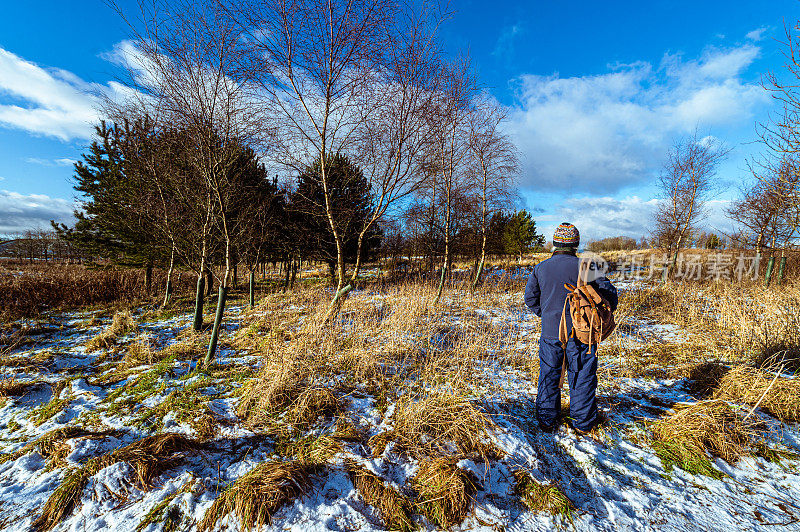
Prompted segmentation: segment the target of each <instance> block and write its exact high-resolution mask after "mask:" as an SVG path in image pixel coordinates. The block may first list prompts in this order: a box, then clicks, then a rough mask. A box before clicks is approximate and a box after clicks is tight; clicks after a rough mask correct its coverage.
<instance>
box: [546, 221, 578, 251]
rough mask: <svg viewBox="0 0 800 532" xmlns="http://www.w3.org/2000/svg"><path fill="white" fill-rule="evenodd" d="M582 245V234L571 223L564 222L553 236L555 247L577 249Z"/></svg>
mask: <svg viewBox="0 0 800 532" xmlns="http://www.w3.org/2000/svg"><path fill="white" fill-rule="evenodd" d="M580 243H581V234H580V233H579V232H578V228H577V227H575V226H574V225H572V224H571V223H569V222H564V223H562V224H561V225H559V226H558V227H557V228H556V232H555V234H554V235H553V245H554V246H555V247H557V248H576V247H578V244H580Z"/></svg>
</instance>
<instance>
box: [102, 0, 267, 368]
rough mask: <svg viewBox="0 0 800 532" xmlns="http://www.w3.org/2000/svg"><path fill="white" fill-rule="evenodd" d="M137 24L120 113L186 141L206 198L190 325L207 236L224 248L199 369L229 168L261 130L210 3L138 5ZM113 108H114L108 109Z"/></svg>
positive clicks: (224, 24) (228, 233) (229, 28)
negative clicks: (145, 114) (130, 109)
mask: <svg viewBox="0 0 800 532" xmlns="http://www.w3.org/2000/svg"><path fill="white" fill-rule="evenodd" d="M140 7H141V20H140V21H139V23H138V24H130V25H129V26H130V29H131V33H132V39H133V42H134V46H135V50H136V57H134V58H133V61H131V62H130V63H129V67H130V70H131V85H132V86H133V88H135V89H136V91H137V92H136V93H134V97H133V99H132V100H128V101H127V102H125V104H124V105H127V106H134V107H136V106H138V107H140V108H146V109H149V110H150V114H151V116H153V117H157V118H158V120H159V121H160V122H161V124H164V125H165V126H167V125H168V126H169V127H172V128H177V129H179V130H181V131H183V132H185V134H186V139H187V141H188V144H189V146H188V147H189V148H190V149H189V150H188V153H189V154H190V157H189V164H190V166H191V168H192V170H193V175H195V176H197V177H198V178H199V182H198V183H196V186H197V187H198V188H199V189H200V190H202V191H203V192H204V194H205V198H206V201H205V202H204V205H205V206H206V207H207V208H206V216H205V220H204V223H203V234H202V235H199V237H200V238H199V240H200V241H201V242H202V244H201V251H200V260H199V268H198V270H199V272H200V273H199V275H198V301H199V304H198V305H197V312H196V316H195V325H196V326H197V325H198V323H197V322H198V319H197V318H198V316H197V315H200V316H202V300H201V298H200V295H199V293H200V292H201V291H202V290H201V288H202V281H201V277H202V273H203V272H204V271H205V270H206V269H207V268H208V264H207V261H208V258H209V251H210V249H209V242H208V240H209V238H208V237H209V235H210V232H211V229H212V228H214V229H215V230H217V231H218V232H219V234H220V236H221V240H222V243H223V248H224V251H223V254H224V268H223V270H222V273H221V275H220V276H219V298H218V302H217V311H216V317H215V320H214V328H213V330H212V334H211V340H210V342H209V349H208V354H207V355H206V358H205V362H204V363H205V364H208V363H210V361H211V360H212V358H213V356H214V353H215V352H216V344H217V339H218V333H219V328H220V324H221V320H222V316H223V312H224V306H225V294H226V290H227V283H228V279H229V276H230V273H231V268H232V262H231V258H232V246H233V235H234V234H235V230H234V228H233V227H232V223H233V220H232V219H231V217H230V215H229V213H230V211H231V208H232V205H231V203H232V202H233V201H236V200H237V198H238V197H239V196H238V194H237V192H236V191H234V190H233V188H234V184H235V183H236V181H237V179H238V175H237V172H236V171H235V166H236V165H237V164H238V163H239V162H240V157H241V150H242V146H243V145H246V144H247V143H249V142H251V141H252V139H253V133H254V131H255V128H256V127H262V126H263V124H262V121H261V120H259V119H258V117H257V115H256V113H255V112H254V109H253V107H252V92H251V86H250V84H249V83H248V80H247V79H246V78H243V77H242V76H241V73H239V74H238V75H237V76H233V75H232V74H233V73H234V72H235V71H236V70H235V66H236V65H237V64H238V62H239V57H238V56H237V53H238V52H239V48H238V45H239V42H240V38H241V34H240V33H239V27H238V25H236V24H235V23H233V21H232V20H231V19H230V18H229V17H227V16H224V15H223V13H222V12H220V10H219V9H217V5H216V3H215V2H213V0H207V1H200V2H193V1H190V0H179V1H176V2H167V1H166V0H151V1H148V2H145V1H144V0H142V2H140ZM112 107H113V106H112Z"/></svg>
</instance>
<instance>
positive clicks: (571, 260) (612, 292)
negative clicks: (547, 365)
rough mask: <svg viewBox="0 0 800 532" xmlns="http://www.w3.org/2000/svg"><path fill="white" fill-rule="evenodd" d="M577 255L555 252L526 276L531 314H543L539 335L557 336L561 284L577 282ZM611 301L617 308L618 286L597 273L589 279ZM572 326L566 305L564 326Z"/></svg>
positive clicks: (564, 295) (564, 293)
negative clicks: (597, 276)
mask: <svg viewBox="0 0 800 532" xmlns="http://www.w3.org/2000/svg"><path fill="white" fill-rule="evenodd" d="M579 261H580V259H578V257H577V256H575V255H573V254H571V253H565V252H556V253H553V256H552V257H550V258H549V259H547V260H544V261H542V262H540V263H539V264H537V265H536V266H535V267H534V268H533V273H531V276H530V277H528V285H527V286H526V287H525V304H526V305H527V306H528V308H529V309H531V310H532V311H533V313H534V314H536V315H537V316H539V317H540V318H542V337H543V338H556V339H557V338H558V326H559V324H560V323H561V312H562V310H563V309H564V301H566V299H567V295H568V293H569V292H567V289H566V288H564V284H571V285H576V284H577V283H578V265H579ZM589 284H590V285H592V286H593V287H594V288H595V289H597V291H598V292H599V293H600V295H602V296H603V297H604V298H605V299H606V301H608V303H609V304H610V305H611V310H616V308H617V289H616V288H615V287H614V285H613V284H611V281H609V280H608V279H606V278H605V277H599V278H597V279H596V280H594V281H592V282H590V283H589ZM571 329H572V318H570V315H569V309H567V330H571Z"/></svg>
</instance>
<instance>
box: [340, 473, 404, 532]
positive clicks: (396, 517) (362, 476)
mask: <svg viewBox="0 0 800 532" xmlns="http://www.w3.org/2000/svg"><path fill="white" fill-rule="evenodd" d="M346 468H347V474H348V476H349V477H350V480H351V481H352V482H353V486H355V488H356V490H357V491H358V493H359V494H360V495H361V498H362V499H364V502H366V503H367V504H369V505H370V506H374V507H375V508H376V509H377V510H378V513H379V514H380V516H381V519H383V522H384V523H385V524H386V527H387V528H388V529H389V530H400V531H401V532H409V531H411V530H415V529H416V525H415V523H414V519H413V517H412V511H413V506H412V504H411V501H409V500H408V499H407V498H406V497H405V496H404V495H403V494H401V493H400V492H398V491H397V490H395V489H394V488H392V487H391V486H388V485H387V484H386V483H385V482H384V481H383V480H382V479H381V478H380V477H378V476H377V475H375V474H374V473H372V472H370V471H368V470H367V469H366V468H364V467H363V466H360V465H358V464H357V463H355V462H352V461H348V462H347V463H346Z"/></svg>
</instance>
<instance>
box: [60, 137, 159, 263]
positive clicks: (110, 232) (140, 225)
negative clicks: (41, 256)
mask: <svg viewBox="0 0 800 532" xmlns="http://www.w3.org/2000/svg"><path fill="white" fill-rule="evenodd" d="M133 134H134V133H133V130H132V128H131V127H130V126H129V125H128V124H123V125H118V124H112V125H109V124H107V123H106V122H101V123H100V125H99V126H97V127H96V128H95V135H96V138H95V140H93V141H92V144H91V145H90V147H89V151H88V153H86V154H84V155H83V161H79V162H77V163H75V176H74V177H75V185H74V188H75V190H76V191H77V192H78V193H79V194H80V196H81V200H80V209H78V210H76V211H75V213H74V214H75V218H76V223H75V226H74V227H73V228H68V227H66V226H65V225H63V224H62V225H56V224H53V226H54V227H55V229H56V230H57V231H58V233H59V236H61V237H62V238H64V239H65V240H67V241H68V242H70V243H72V244H74V245H75V246H76V247H78V248H80V249H82V250H83V251H85V252H86V253H87V254H89V255H91V256H94V257H96V258H103V259H109V260H111V261H113V262H114V263H115V264H120V265H124V266H134V267H141V266H149V267H152V265H153V263H154V262H156V261H157V260H159V259H160V258H163V255H164V250H163V246H159V244H158V242H156V240H155V238H154V234H153V233H154V232H153V228H152V223H151V220H152V218H151V217H150V216H148V215H147V199H146V194H147V190H146V188H144V187H143V186H142V183H141V182H140V180H139V179H137V175H136V172H133V171H129V170H130V168H129V166H128V164H127V161H126V159H125V156H124V152H125V144H126V142H128V141H129V139H130V137H131V135H133Z"/></svg>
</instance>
